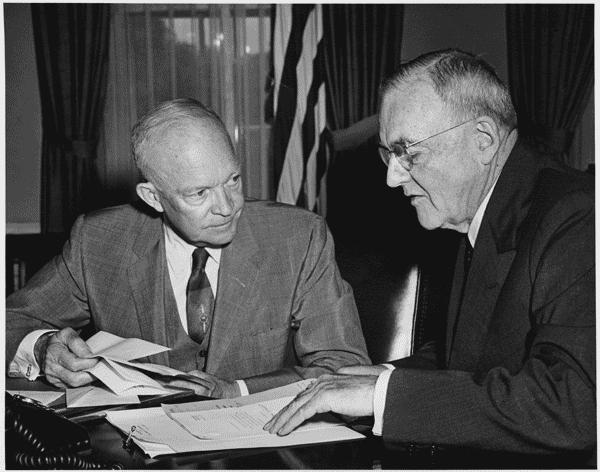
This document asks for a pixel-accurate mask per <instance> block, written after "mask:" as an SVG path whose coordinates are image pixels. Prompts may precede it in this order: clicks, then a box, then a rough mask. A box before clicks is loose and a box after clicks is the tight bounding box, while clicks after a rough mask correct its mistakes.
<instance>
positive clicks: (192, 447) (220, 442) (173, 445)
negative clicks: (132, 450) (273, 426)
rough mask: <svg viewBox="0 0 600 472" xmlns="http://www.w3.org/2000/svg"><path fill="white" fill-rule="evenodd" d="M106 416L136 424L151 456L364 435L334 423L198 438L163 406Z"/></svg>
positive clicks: (124, 426)
mask: <svg viewBox="0 0 600 472" xmlns="http://www.w3.org/2000/svg"><path fill="white" fill-rule="evenodd" d="M106 418H107V420H108V421H109V422H110V423H111V424H113V425H114V426H115V427H117V428H119V429H120V430H121V431H123V433H125V434H129V432H130V431H131V427H132V426H136V429H135V431H134V432H133V434H132V437H133V440H134V441H135V442H136V444H138V446H140V447H141V448H142V450H144V452H145V453H146V454H148V455H149V456H150V457H156V456H159V455H163V454H171V453H176V452H177V453H181V452H195V451H218V450H224V449H246V448H256V447H280V446H281V447H283V446H292V445H299V444H314V443H322V442H332V441H345V440H353V439H361V438H364V436H363V435H362V434H360V433H357V432H356V431H353V430H352V429H350V428H348V427H346V426H330V427H327V428H323V429H316V430H308V431H294V432H292V433H291V434H289V435H288V436H282V437H280V436H276V435H272V434H266V435H261V436H255V437H249V438H234V439H216V440H206V439H198V438H196V437H194V436H193V435H191V434H190V433H189V432H187V431H186V430H185V429H183V428H181V427H180V426H179V425H178V424H177V423H176V422H174V421H173V420H171V419H170V418H169V417H168V416H167V414H166V413H165V412H164V411H163V409H162V408H144V409H139V410H122V411H109V412H108V413H107V417H106Z"/></svg>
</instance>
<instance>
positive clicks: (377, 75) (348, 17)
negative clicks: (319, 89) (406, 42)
mask: <svg viewBox="0 0 600 472" xmlns="http://www.w3.org/2000/svg"><path fill="white" fill-rule="evenodd" d="M403 15H404V5H394V4H389V5H385V4H379V5H377V4H375V5H369V4H328V5H323V42H324V46H325V74H326V78H325V80H326V83H327V90H328V122H329V128H330V129H331V130H338V129H342V128H347V127H348V126H350V125H352V124H354V123H356V122H357V121H360V120H362V119H363V118H366V117H368V116H370V115H373V114H375V113H376V111H377V99H378V90H379V84H380V82H381V80H382V79H383V78H384V77H385V76H387V75H389V74H390V73H392V72H393V71H394V69H396V67H397V66H398V65H399V64H400V46H401V44H402V25H403Z"/></svg>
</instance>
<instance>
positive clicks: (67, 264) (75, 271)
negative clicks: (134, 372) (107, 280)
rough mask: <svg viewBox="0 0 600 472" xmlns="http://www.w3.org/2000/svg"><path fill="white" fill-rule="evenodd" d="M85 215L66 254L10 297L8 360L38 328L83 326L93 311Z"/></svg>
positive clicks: (8, 308)
mask: <svg viewBox="0 0 600 472" xmlns="http://www.w3.org/2000/svg"><path fill="white" fill-rule="evenodd" d="M83 221H84V217H83V216H81V217H79V218H78V219H77V221H76V222H75V224H74V226H73V229H72V231H71V236H70V239H69V241H67V242H66V243H65V245H64V247H63V250H62V253H61V254H59V255H57V256H56V257H54V258H53V259H52V260H50V261H49V262H48V263H47V264H46V265H45V266H44V267H42V269H40V271H39V272H37V273H36V274H35V275H34V276H33V277H32V278H31V280H30V281H29V282H28V283H27V285H26V286H25V287H24V288H23V289H21V290H18V291H17V292H15V293H13V294H11V295H10V296H9V297H8V298H7V299H6V329H7V332H6V362H7V365H8V363H9V362H10V361H11V360H12V358H13V357H14V355H15V352H16V350H17V347H18V346H19V343H20V342H21V340H22V339H23V338H24V337H25V336H26V335H27V334H28V333H30V332H31V331H33V330H35V329H61V328H64V327H67V326H70V327H72V328H74V329H79V328H82V327H83V326H85V325H86V324H88V323H89V320H90V314H89V307H88V304H87V295H86V290H85V283H84V274H83V269H82V267H83V264H82V260H81V240H82V237H83V236H82V234H83Z"/></svg>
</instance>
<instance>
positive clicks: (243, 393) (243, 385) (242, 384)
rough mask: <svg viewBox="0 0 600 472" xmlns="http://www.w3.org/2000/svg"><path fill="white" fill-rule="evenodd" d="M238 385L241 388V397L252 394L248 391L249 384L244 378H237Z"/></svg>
mask: <svg viewBox="0 0 600 472" xmlns="http://www.w3.org/2000/svg"><path fill="white" fill-rule="evenodd" d="M236 382H237V384H238V387H239V388H240V396H241V397H245V396H246V395H250V392H249V391H248V386H247V385H246V382H244V381H243V380H236Z"/></svg>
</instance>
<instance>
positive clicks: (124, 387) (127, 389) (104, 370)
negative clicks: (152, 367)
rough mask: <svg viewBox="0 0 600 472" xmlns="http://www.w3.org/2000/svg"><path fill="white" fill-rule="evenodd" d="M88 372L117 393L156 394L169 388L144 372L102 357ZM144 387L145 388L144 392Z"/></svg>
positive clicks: (165, 391)
mask: <svg viewBox="0 0 600 472" xmlns="http://www.w3.org/2000/svg"><path fill="white" fill-rule="evenodd" d="M88 372H89V373H91V374H92V375H93V376H94V377H96V378H97V379H98V380H100V381H101V382H102V383H103V384H104V385H106V386H107V387H108V388H109V389H110V390H112V391H113V392H114V393H115V394H117V395H132V394H136V395H156V394H161V393H167V389H165V388H164V387H162V385H161V384H159V383H158V382H157V381H156V380H154V379H152V378H150V377H148V376H147V375H146V374H144V373H143V372H140V371H139V370H137V369H134V368H132V367H128V366H124V365H121V364H119V363H117V362H115V361H112V360H110V359H101V360H100V362H98V363H97V364H96V365H95V366H94V367H92V368H91V369H89V370H88ZM133 389H135V390H133ZM142 389H143V390H144V391H143V392H142Z"/></svg>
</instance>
